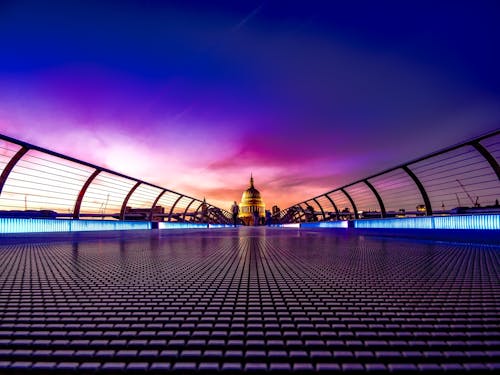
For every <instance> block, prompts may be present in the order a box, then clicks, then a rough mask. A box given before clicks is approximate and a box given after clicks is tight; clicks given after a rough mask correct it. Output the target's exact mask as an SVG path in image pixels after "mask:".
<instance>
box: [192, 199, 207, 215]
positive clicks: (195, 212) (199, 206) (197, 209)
mask: <svg viewBox="0 0 500 375" xmlns="http://www.w3.org/2000/svg"><path fill="white" fill-rule="evenodd" d="M202 205H203V202H201V203H200V204H199V205H198V207H197V208H196V211H194V213H193V216H194V217H196V214H198V211H199V210H200V208H201V206H202ZM207 209H208V207H207Z"/></svg>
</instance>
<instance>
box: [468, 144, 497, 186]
mask: <svg viewBox="0 0 500 375" xmlns="http://www.w3.org/2000/svg"><path fill="white" fill-rule="evenodd" d="M470 144H471V145H472V146H473V147H474V148H475V149H476V150H477V151H478V152H479V153H480V154H481V155H482V156H483V158H485V159H486V161H487V162H488V163H489V165H490V166H491V168H493V171H494V172H495V174H496V175H497V178H498V179H499V180H500V166H499V165H498V162H497V160H496V159H495V158H494V157H493V155H491V154H490V153H489V151H488V150H487V149H486V147H484V146H483V145H482V144H481V143H479V141H473V142H471V143H470Z"/></svg>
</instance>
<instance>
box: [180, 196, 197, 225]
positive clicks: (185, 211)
mask: <svg viewBox="0 0 500 375" xmlns="http://www.w3.org/2000/svg"><path fill="white" fill-rule="evenodd" d="M195 201H196V199H193V200H192V201H191V202H189V204H188V205H187V206H186V209H185V210H184V214H183V215H182V221H186V214H187V212H188V210H189V207H190V206H191V205H192V204H193V203H194V202H195Z"/></svg>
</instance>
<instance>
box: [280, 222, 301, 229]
mask: <svg viewBox="0 0 500 375" xmlns="http://www.w3.org/2000/svg"><path fill="white" fill-rule="evenodd" d="M282 228H300V223H290V224H283V225H282Z"/></svg>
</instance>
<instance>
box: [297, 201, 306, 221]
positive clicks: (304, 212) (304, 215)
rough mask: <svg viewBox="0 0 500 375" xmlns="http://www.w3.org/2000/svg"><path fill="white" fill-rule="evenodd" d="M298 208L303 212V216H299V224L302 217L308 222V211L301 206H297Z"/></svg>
mask: <svg viewBox="0 0 500 375" xmlns="http://www.w3.org/2000/svg"><path fill="white" fill-rule="evenodd" d="M296 207H298V208H300V210H301V211H302V215H299V222H300V221H301V220H302V217H304V218H305V219H304V220H307V214H306V211H305V210H304V209H303V208H302V206H301V205H300V203H299V204H297V206H296Z"/></svg>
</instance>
